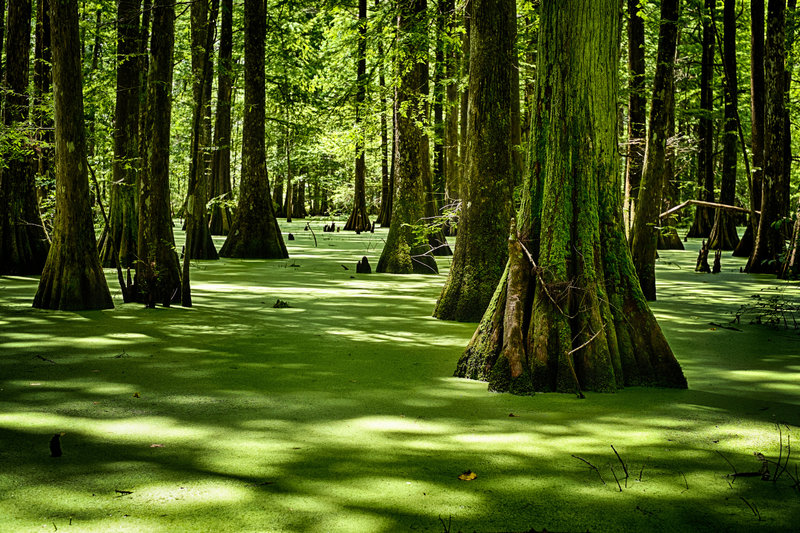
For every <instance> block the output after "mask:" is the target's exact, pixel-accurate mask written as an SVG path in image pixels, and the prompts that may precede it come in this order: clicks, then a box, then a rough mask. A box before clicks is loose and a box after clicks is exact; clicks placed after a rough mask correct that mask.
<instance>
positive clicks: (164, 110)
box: [136, 0, 181, 306]
mask: <svg viewBox="0 0 800 533" xmlns="http://www.w3.org/2000/svg"><path fill="white" fill-rule="evenodd" d="M152 11H153V13H152V18H153V27H152V31H151V32H150V33H151V41H150V59H149V61H148V79H147V116H146V119H145V137H146V139H147V142H146V145H147V167H146V171H145V172H144V173H143V174H142V176H141V180H140V182H141V185H140V187H141V188H140V195H139V233H138V249H139V253H138V256H139V257H138V261H137V263H136V286H137V288H138V290H139V298H140V300H141V301H143V302H144V303H146V304H147V305H149V306H155V305H156V303H162V304H163V305H165V306H168V305H170V303H172V302H173V301H178V299H179V298H180V289H181V273H180V265H179V263H178V254H177V253H176V251H175V237H174V236H173V234H172V220H171V218H170V214H171V210H170V200H169V153H170V142H169V141H170V137H169V135H170V125H171V123H172V91H171V89H172V52H173V47H174V41H175V4H174V3H172V2H169V1H168V0H156V1H155V2H153V10H152Z"/></svg>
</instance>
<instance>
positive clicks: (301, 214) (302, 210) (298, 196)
mask: <svg viewBox="0 0 800 533" xmlns="http://www.w3.org/2000/svg"><path fill="white" fill-rule="evenodd" d="M292 209H294V213H292V216H293V217H294V218H306V215H307V214H308V211H306V181H305V180H297V182H296V183H295V187H294V198H293V199H292Z"/></svg>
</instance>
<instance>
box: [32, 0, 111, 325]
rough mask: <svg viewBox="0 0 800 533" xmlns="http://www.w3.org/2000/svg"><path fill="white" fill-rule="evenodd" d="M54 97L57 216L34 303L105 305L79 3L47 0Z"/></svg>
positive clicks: (84, 306) (107, 300) (74, 306)
mask: <svg viewBox="0 0 800 533" xmlns="http://www.w3.org/2000/svg"><path fill="white" fill-rule="evenodd" d="M51 20H52V28H51V29H52V46H53V82H54V83H53V89H54V90H53V99H54V111H55V141H56V148H55V154H56V161H55V163H56V219H55V225H54V233H53V243H52V246H51V247H50V252H49V253H48V255H47V262H46V263H45V265H44V270H43V271H42V277H41V279H40V280H39V288H38V290H37V291H36V296H35V297H34V299H33V306H34V307H38V308H42V309H65V310H85V309H109V308H113V307H114V304H113V302H112V301H111V293H110V292H109V290H108V285H107V283H106V278H105V275H104V274H103V268H102V267H101V265H100V257H99V256H98V255H97V242H96V240H95V236H94V225H93V222H92V210H91V206H90V204H89V174H88V166H87V162H86V131H85V129H84V123H83V80H82V75H81V50H80V38H79V35H78V5H77V3H75V2H72V1H70V0H52V2H51Z"/></svg>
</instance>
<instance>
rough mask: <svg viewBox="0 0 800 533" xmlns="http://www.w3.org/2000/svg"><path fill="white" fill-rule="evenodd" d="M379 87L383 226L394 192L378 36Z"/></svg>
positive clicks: (381, 222) (381, 53)
mask: <svg viewBox="0 0 800 533" xmlns="http://www.w3.org/2000/svg"><path fill="white" fill-rule="evenodd" d="M378 6H379V0H375V7H376V8H378ZM376 40H377V45H378V61H379V62H380V65H379V66H378V87H379V91H380V106H381V107H380V109H381V113H380V114H381V205H380V208H379V210H378V217H377V219H376V220H375V222H376V223H377V224H379V225H380V226H383V227H388V226H389V221H390V220H391V215H392V198H391V197H392V193H393V192H394V191H393V190H392V189H393V188H392V186H391V182H390V181H391V180H390V176H389V133H388V131H387V127H388V122H389V121H388V119H387V116H386V108H387V98H386V75H385V74H384V72H383V66H384V63H383V61H384V60H383V57H384V56H383V42H382V40H381V38H380V36H378V38H377V39H376Z"/></svg>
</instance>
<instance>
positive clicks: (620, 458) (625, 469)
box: [611, 444, 628, 489]
mask: <svg viewBox="0 0 800 533" xmlns="http://www.w3.org/2000/svg"><path fill="white" fill-rule="evenodd" d="M611 449H612V450H614V454H615V455H616V456H617V459H619V464H621V465H622V470H623V471H624V472H625V488H626V489H627V488H628V467H627V466H626V465H625V462H624V461H623V460H622V457H620V456H619V452H617V449H616V448H614V445H613V444H612V445H611Z"/></svg>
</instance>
